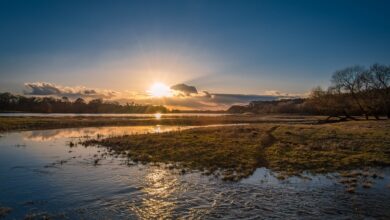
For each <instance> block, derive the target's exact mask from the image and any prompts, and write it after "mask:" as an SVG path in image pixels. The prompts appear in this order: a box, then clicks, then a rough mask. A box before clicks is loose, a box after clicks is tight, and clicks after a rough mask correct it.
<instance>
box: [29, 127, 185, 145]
mask: <svg viewBox="0 0 390 220" xmlns="http://www.w3.org/2000/svg"><path fill="white" fill-rule="evenodd" d="M179 128H180V127H179V126H164V125H156V126H123V127H91V128H65V129H53V130H34V131H26V132H23V137H24V139H25V140H31V141H51V140H55V139H59V138H86V137H90V138H96V137H107V136H114V135H131V134H144V133H159V132H166V131H172V130H177V129H179Z"/></svg>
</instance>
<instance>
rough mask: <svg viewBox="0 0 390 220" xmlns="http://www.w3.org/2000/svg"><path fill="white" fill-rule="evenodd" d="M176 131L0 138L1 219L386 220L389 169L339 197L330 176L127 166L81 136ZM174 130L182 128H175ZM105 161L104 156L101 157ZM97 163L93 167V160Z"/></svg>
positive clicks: (88, 130)
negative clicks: (225, 175)
mask: <svg viewBox="0 0 390 220" xmlns="http://www.w3.org/2000/svg"><path fill="white" fill-rule="evenodd" d="M174 129H179V127H176V126H133V127H103V128H78V129H56V130H42V131H25V132H14V133H6V134H1V135H2V137H1V138H0V180H1V181H0V206H3V207H10V208H12V209H13V210H12V212H11V213H10V214H9V215H8V216H7V217H6V219H7V218H8V219H23V218H24V217H26V216H36V217H37V216H38V217H42V216H44V215H46V216H50V217H52V218H54V219H153V218H163V219H164V218H165V219H171V218H183V219H187V218H190V219H205V218H206V219H213V218H222V217H223V218H225V219H237V218H239V217H241V218H246V219H259V218H267V219H268V218H278V219H287V218H288V219H291V218H292V219H313V218H314V219H334V218H353V219H356V218H358V219H359V218H379V219H380V218H382V219H389V218H390V210H389V209H388V208H389V207H390V188H388V185H389V184H390V169H382V170H380V172H381V173H382V174H383V175H384V178H383V179H379V180H377V181H376V182H375V184H374V186H373V187H372V188H371V189H362V188H358V190H357V192H356V193H355V194H349V193H346V192H345V188H344V186H343V185H341V184H339V183H337V180H336V179H335V178H332V175H329V177H328V176H324V175H318V176H310V177H311V179H303V178H296V177H294V178H289V179H287V180H285V181H279V180H277V179H276V178H275V177H274V175H273V173H272V172H270V171H269V170H267V169H264V168H260V169H258V170H257V171H256V172H255V173H254V175H253V176H251V177H250V178H248V179H244V180H242V181H240V182H238V183H232V182H223V181H221V180H219V179H217V178H214V177H212V176H203V175H201V174H199V173H188V174H185V175H181V174H179V172H178V171H176V170H170V169H167V168H164V166H149V165H140V164H136V165H128V162H129V161H127V160H126V159H125V158H120V157H118V158H116V157H115V156H110V155H105V153H106V151H105V149H104V148H98V147H88V148H85V147H83V146H75V147H69V142H70V141H72V142H77V141H78V140H80V139H83V138H88V137H97V136H99V137H101V136H109V135H118V134H134V133H145V132H149V133H151V132H164V131H170V130H174ZM180 129H185V128H184V127H181V128H180ZM102 155H104V156H102ZM97 158H100V159H101V160H99V162H98V164H97V165H95V163H94V161H95V160H96V159H97Z"/></svg>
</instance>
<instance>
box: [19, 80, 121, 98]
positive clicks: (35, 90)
mask: <svg viewBox="0 0 390 220" xmlns="http://www.w3.org/2000/svg"><path fill="white" fill-rule="evenodd" d="M24 86H25V87H26V88H27V89H28V91H24V94H25V95H38V96H58V97H62V96H67V97H69V98H78V97H81V98H104V99H111V98H114V97H116V96H117V95H118V92H115V91H113V90H100V89H91V88H86V87H83V86H77V87H68V86H61V85H57V84H54V83H48V82H32V83H25V84H24Z"/></svg>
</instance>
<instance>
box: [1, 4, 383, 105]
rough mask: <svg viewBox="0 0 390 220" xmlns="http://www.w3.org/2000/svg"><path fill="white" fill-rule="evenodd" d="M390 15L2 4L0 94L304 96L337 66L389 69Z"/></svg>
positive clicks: (337, 9) (302, 8)
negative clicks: (379, 65)
mask: <svg viewBox="0 0 390 220" xmlns="http://www.w3.org/2000/svg"><path fill="white" fill-rule="evenodd" d="M389 8H390V1H368V0H367V1H357V0H354V1H340V0H338V1H260V0H257V1H244V2H242V1H217V0H210V1H203V0H192V1H184V0H181V1H148V0H142V1H112V0H111V1H108V0H107V1H70V0H66V1H55V0H46V1H40V0H36V1H19V0H1V1H0V78H1V80H0V91H1V92H5V91H9V92H14V93H19V94H26V95H52V96H64V95H65V96H69V97H85V98H97V97H101V98H104V99H110V100H118V101H123V102H126V101H135V102H140V103H153V104H166V105H169V106H173V107H178V108H183V109H194V108H195V109H224V108H226V107H227V106H229V105H231V104H237V103H247V102H249V101H251V100H271V99H273V98H280V97H287V96H302V95H305V94H307V92H308V91H310V89H311V88H313V87H315V86H327V85H328V84H329V79H330V76H331V74H332V73H333V72H334V71H335V70H337V69H340V68H344V67H346V66H350V65H354V64H360V65H365V66H368V65H370V64H373V63H375V62H379V63H383V64H389V61H390V44H389V39H390V13H389ZM175 85H177V86H176V87H172V86H175ZM173 88H175V89H173Z"/></svg>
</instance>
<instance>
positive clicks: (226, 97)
mask: <svg viewBox="0 0 390 220" xmlns="http://www.w3.org/2000/svg"><path fill="white" fill-rule="evenodd" d="M25 86H26V88H27V90H28V91H25V92H24V94H26V95H35V96H56V97H63V96H67V97H69V98H71V99H72V98H73V99H75V98H79V97H81V98H85V99H93V98H102V99H106V100H111V101H118V102H120V103H126V102H135V103H139V104H152V105H166V106H168V107H170V108H176V109H202V110H206V109H208V110H223V109H227V108H229V107H230V106H231V105H243V104H248V103H249V102H251V101H271V100H277V99H282V98H291V97H295V96H291V95H289V94H286V93H281V92H278V91H269V92H266V93H265V94H264V95H248V94H228V93H212V92H208V91H201V92H199V91H198V90H197V88H196V87H195V86H190V85H186V84H177V85H174V86H172V87H171V89H172V90H173V94H174V95H173V96H171V97H162V98H156V97H151V96H150V95H148V94H147V93H146V92H133V91H132V92H130V91H122V92H118V91H114V90H109V89H95V88H87V87H84V86H76V87H69V86H62V85H58V84H54V83H48V82H33V83H25Z"/></svg>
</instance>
